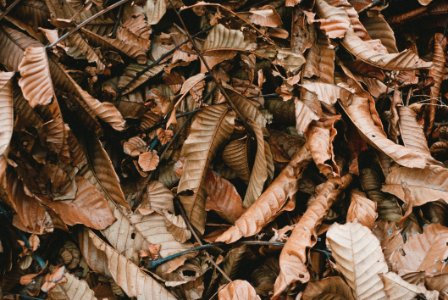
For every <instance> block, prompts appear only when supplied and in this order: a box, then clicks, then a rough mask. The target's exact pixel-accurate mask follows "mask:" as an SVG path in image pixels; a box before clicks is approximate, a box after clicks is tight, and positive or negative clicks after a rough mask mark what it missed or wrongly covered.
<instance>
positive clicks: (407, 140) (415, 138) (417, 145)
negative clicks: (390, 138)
mask: <svg viewBox="0 0 448 300" xmlns="http://www.w3.org/2000/svg"><path fill="white" fill-rule="evenodd" d="M398 114H399V116H400V120H399V126H400V133H401V138H402V139H403V143H404V145H405V146H406V147H407V148H409V149H413V150H415V151H418V152H420V153H422V154H424V155H427V156H429V159H431V154H430V152H429V148H428V142H427V141H426V137H425V133H424V132H423V127H422V126H421V125H420V124H418V123H417V114H416V113H415V112H414V111H413V110H412V109H411V108H409V107H408V106H398Z"/></svg>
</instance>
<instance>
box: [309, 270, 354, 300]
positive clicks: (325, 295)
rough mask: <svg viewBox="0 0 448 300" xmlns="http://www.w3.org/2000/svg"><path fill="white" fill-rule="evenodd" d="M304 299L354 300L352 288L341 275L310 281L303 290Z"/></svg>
mask: <svg viewBox="0 0 448 300" xmlns="http://www.w3.org/2000/svg"><path fill="white" fill-rule="evenodd" d="M301 299H303V300H321V299H325V300H354V299H355V298H354V297H353V294H352V290H351V289H350V287H349V286H348V285H347V283H345V281H344V280H343V279H342V278H341V277H339V276H333V277H327V278H324V279H321V280H319V281H310V282H309V283H308V284H307V285H306V288H305V290H304V291H303V294H302V298H301Z"/></svg>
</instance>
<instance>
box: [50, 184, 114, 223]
mask: <svg viewBox="0 0 448 300" xmlns="http://www.w3.org/2000/svg"><path fill="white" fill-rule="evenodd" d="M76 185H77V187H78V190H77V192H76V197H75V199H74V200H65V201H51V200H47V201H45V204H46V205H47V206H48V207H50V208H51V209H53V210H54V211H55V212H56V213H57V214H58V215H59V216H60V217H61V219H62V220H63V221H64V222H65V223H66V224H67V225H76V224H83V225H85V226H87V227H90V228H93V229H98V230H101V229H104V228H106V227H108V226H109V225H110V224H112V223H113V222H114V221H115V218H114V216H113V214H112V211H111V209H110V208H109V205H108V203H107V200H106V199H104V197H103V196H102V195H101V194H100V192H98V191H97V189H96V188H95V186H94V185H92V184H91V183H90V182H88V181H87V180H86V179H84V178H83V177H76Z"/></svg>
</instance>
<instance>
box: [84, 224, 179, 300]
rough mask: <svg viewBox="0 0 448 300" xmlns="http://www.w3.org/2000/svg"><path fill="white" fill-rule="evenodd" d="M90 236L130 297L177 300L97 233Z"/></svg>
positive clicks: (116, 279) (115, 278)
mask: <svg viewBox="0 0 448 300" xmlns="http://www.w3.org/2000/svg"><path fill="white" fill-rule="evenodd" d="M88 234H89V237H90V239H91V240H92V242H93V244H94V245H95V247H97V248H98V249H99V250H101V251H103V252H104V253H105V254H106V256H107V260H108V267H109V271H110V273H111V275H112V278H113V279H114V280H115V282H116V283H117V284H118V285H119V286H120V287H121V288H122V289H123V291H124V292H125V293H126V294H127V295H128V296H129V297H137V299H139V300H144V299H148V300H155V299H176V298H175V297H174V296H173V295H172V294H171V293H170V292H169V291H168V290H166V289H165V288H164V287H163V286H162V285H161V284H160V283H158V282H157V281H156V280H155V279H153V278H152V277H151V276H149V275H148V274H146V273H145V272H143V271H142V270H140V268H139V267H138V266H137V265H136V264H134V263H133V262H131V261H130V260H129V259H127V258H126V257H125V256H123V255H121V254H120V253H119V252H117V251H116V250H115V249H114V248H112V247H111V246H109V245H108V244H107V243H106V242H104V241H103V240H101V239H100V238H99V237H98V236H97V235H96V234H95V233H93V232H92V231H89V233H88Z"/></svg>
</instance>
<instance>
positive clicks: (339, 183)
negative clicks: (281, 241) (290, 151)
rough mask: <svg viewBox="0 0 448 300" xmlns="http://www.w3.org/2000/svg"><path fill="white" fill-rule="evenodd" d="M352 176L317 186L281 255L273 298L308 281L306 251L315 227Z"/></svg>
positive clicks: (313, 241) (310, 245) (315, 237)
mask: <svg viewBox="0 0 448 300" xmlns="http://www.w3.org/2000/svg"><path fill="white" fill-rule="evenodd" d="M351 180H352V177H351V175H345V176H343V177H342V178H335V179H329V180H328V181H327V182H325V183H323V184H322V185H320V186H318V187H316V195H315V196H314V197H313V198H311V199H310V200H309V201H308V207H307V210H306V211H305V213H304V214H303V216H302V217H301V218H300V220H299V222H298V223H297V224H296V225H295V226H294V229H293V231H292V233H291V236H290V237H289V238H288V240H287V242H286V244H285V246H284V247H283V249H282V252H281V253H280V259H279V261H280V274H279V276H278V277H277V280H276V281H275V285H274V295H275V296H278V295H280V293H281V292H282V291H284V290H285V289H286V288H287V287H288V285H290V284H291V283H293V282H296V281H300V282H302V283H305V282H308V281H309V280H310V274H309V272H308V270H307V267H306V265H305V264H306V261H307V250H308V248H311V247H313V246H314V245H315V243H316V241H317V233H316V230H317V227H318V226H319V225H320V224H321V223H322V220H323V219H324V217H325V216H326V215H327V213H328V211H329V210H330V208H331V206H332V205H333V203H334V202H335V201H336V199H337V197H338V196H339V194H340V193H341V192H342V191H343V190H344V189H345V188H347V187H348V185H349V184H350V182H351Z"/></svg>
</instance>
